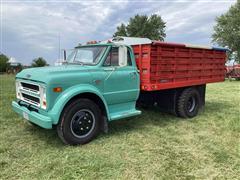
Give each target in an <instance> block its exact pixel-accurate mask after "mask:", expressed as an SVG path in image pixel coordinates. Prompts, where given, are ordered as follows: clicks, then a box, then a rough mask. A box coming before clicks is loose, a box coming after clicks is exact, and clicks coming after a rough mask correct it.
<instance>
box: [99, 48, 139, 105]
mask: <svg viewBox="0 0 240 180" xmlns="http://www.w3.org/2000/svg"><path fill="white" fill-rule="evenodd" d="M119 48H123V47H121V46H120V47H112V48H111V50H110V51H109V53H108V56H107V58H106V60H105V62H104V63H103V67H102V68H103V72H104V74H105V79H104V97H105V99H106V101H107V103H108V104H109V105H111V104H120V103H128V102H134V101H136V100H137V98H138V96H139V86H140V85H139V83H140V82H139V74H138V71H137V68H136V66H135V63H133V62H132V60H133V59H132V58H133V55H131V53H130V49H126V47H125V49H126V53H127V54H126V56H124V55H122V54H120V53H121V51H120V49H119ZM131 56H132V58H131ZM120 58H126V60H123V59H120ZM124 61H125V62H126V64H125V65H121V64H120V62H124Z"/></svg>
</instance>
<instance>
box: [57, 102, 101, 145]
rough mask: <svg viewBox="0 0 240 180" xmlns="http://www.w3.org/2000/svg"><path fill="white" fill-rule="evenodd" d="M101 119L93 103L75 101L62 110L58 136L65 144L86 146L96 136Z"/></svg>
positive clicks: (98, 110) (99, 112)
mask: <svg viewBox="0 0 240 180" xmlns="http://www.w3.org/2000/svg"><path fill="white" fill-rule="evenodd" d="M101 119H102V116H101V111H100V109H99V107H98V106H97V105H96V104H95V103H94V102H93V101H91V100H89V99H77V100H75V101H73V102H71V103H70V104H69V105H67V107H66V108H64V110H63V113H62V116H61V118H60V121H59V123H58V125H57V133H58V136H59V137H60V139H61V140H62V141H63V142H64V143H65V144H69V145H78V144H86V143H88V142H89V141H91V140H92V139H94V138H95V137H96V136H97V135H98V133H99V129H100V121H101Z"/></svg>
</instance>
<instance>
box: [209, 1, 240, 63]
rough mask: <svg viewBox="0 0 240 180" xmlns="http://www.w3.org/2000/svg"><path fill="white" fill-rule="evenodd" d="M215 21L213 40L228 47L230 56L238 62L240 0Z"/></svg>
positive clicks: (239, 54)
mask: <svg viewBox="0 0 240 180" xmlns="http://www.w3.org/2000/svg"><path fill="white" fill-rule="evenodd" d="M216 21H217V24H216V26H214V33H213V35H212V38H213V42H216V43H217V44H219V45H221V46H224V47H228V48H229V49H230V50H231V52H230V55H231V57H233V58H234V59H235V60H236V61H237V62H240V0H237V3H236V4H234V5H233V6H231V7H230V9H229V10H228V12H226V13H225V14H223V15H221V16H219V17H217V19H216Z"/></svg>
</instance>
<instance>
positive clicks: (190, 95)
mask: <svg viewBox="0 0 240 180" xmlns="http://www.w3.org/2000/svg"><path fill="white" fill-rule="evenodd" d="M199 108H200V95H199V92H198V91H197V90H196V89H195V88H188V89H185V90H183V92H182V93H181V95H180V96H179V98H178V104H177V110H178V112H177V114H178V115H179V116H180V117H182V118H192V117H194V116H196V115H197V114H198V111H199Z"/></svg>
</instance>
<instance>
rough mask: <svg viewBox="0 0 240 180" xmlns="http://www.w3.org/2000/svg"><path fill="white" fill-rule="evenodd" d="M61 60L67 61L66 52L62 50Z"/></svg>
mask: <svg viewBox="0 0 240 180" xmlns="http://www.w3.org/2000/svg"><path fill="white" fill-rule="evenodd" d="M63 60H64V61H66V60H67V52H66V49H64V50H63Z"/></svg>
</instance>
